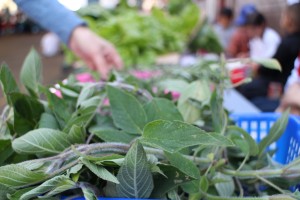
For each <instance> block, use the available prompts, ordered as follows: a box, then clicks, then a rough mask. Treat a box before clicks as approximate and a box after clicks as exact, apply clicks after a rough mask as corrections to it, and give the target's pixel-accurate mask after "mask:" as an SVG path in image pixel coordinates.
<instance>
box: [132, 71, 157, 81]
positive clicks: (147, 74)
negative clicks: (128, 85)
mask: <svg viewBox="0 0 300 200" xmlns="http://www.w3.org/2000/svg"><path fill="white" fill-rule="evenodd" d="M131 74H132V75H133V76H135V77H136V78H138V79H143V80H147V79H151V78H154V77H156V76H160V75H161V72H160V71H149V70H148V71H146V70H134V71H132V72H131Z"/></svg>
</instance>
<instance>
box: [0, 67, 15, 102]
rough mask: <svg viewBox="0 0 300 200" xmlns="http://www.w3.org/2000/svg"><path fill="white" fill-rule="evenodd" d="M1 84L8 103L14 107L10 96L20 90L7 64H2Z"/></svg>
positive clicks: (0, 71)
mask: <svg viewBox="0 0 300 200" xmlns="http://www.w3.org/2000/svg"><path fill="white" fill-rule="evenodd" d="M0 83H1V86H2V90H3V93H4V94H5V97H6V101H7V103H8V104H9V105H11V106H12V101H11V99H10V96H9V94H10V93H12V92H19V88H18V85H17V82H16V80H15V79H14V77H13V74H12V72H11V70H10V69H9V67H8V66H7V65H6V64H2V65H1V68H0Z"/></svg>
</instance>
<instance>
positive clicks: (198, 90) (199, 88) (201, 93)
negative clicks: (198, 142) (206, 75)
mask: <svg viewBox="0 0 300 200" xmlns="http://www.w3.org/2000/svg"><path fill="white" fill-rule="evenodd" d="M210 94H211V92H210V88H209V84H208V82H207V81H205V80H201V81H200V80H198V81H194V82H192V83H190V84H189V85H188V87H186V88H185V90H184V92H183V93H182V94H181V95H180V98H179V100H178V110H179V111H180V113H181V114H182V116H183V118H184V121H185V122H188V123H194V122H195V121H197V120H199V118H200V110H199V109H197V108H196V107H195V106H194V105H192V104H191V103H190V102H189V100H190V99H195V100H198V101H200V102H203V101H206V100H209V98H210Z"/></svg>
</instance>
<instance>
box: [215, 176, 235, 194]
mask: <svg viewBox="0 0 300 200" xmlns="http://www.w3.org/2000/svg"><path fill="white" fill-rule="evenodd" d="M214 178H216V179H218V180H222V182H219V183H216V184H215V187H216V189H217V191H218V194H219V195H220V196H221V197H230V196H232V195H233V193H234V189H235V186H234V182H233V179H232V177H231V176H228V175H224V174H221V173H217V174H216V176H215V177H214Z"/></svg>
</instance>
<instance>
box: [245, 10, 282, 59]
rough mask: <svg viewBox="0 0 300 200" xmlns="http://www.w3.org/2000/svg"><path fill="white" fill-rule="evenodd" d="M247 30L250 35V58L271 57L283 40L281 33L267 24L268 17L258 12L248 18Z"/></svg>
mask: <svg viewBox="0 0 300 200" xmlns="http://www.w3.org/2000/svg"><path fill="white" fill-rule="evenodd" d="M247 32H248V35H249V37H250V41H249V48H250V54H249V56H250V58H254V59H255V58H256V59H257V58H258V59H259V58H271V57H272V56H273V55H274V54H275V52H276V50H277V48H278V46H279V44H280V41H281V38H280V35H279V34H278V33H277V32H276V31H275V30H274V29H272V28H270V27H268V26H267V21H266V18H265V17H264V15H263V14H262V13H259V12H256V13H253V14H251V15H249V17H248V19H247Z"/></svg>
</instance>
